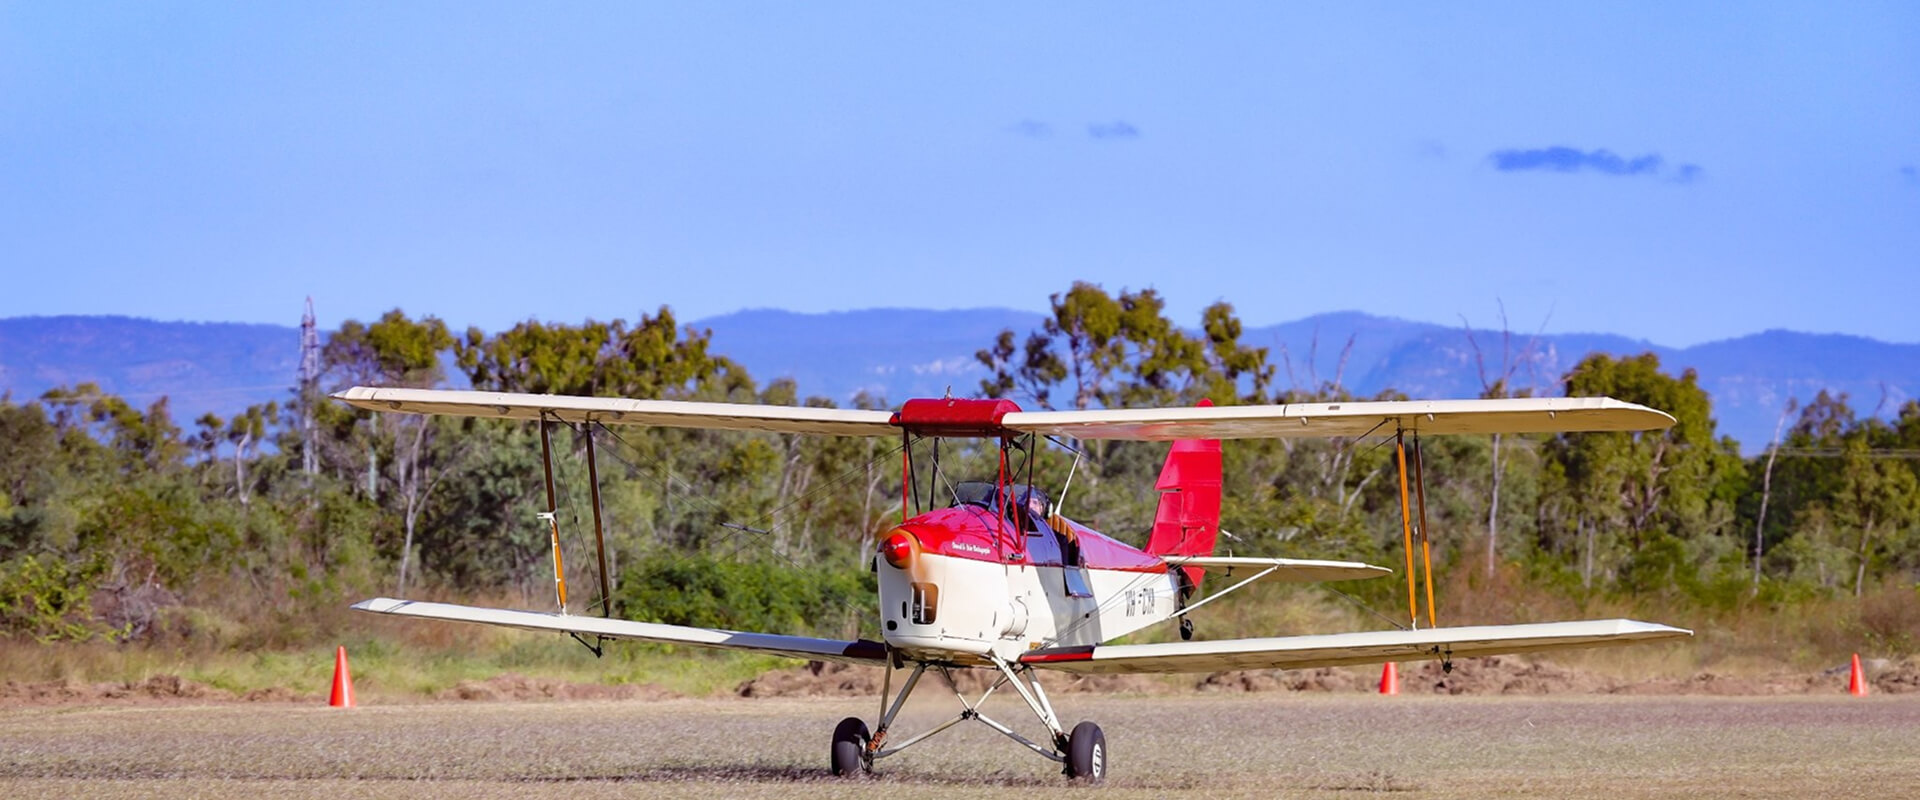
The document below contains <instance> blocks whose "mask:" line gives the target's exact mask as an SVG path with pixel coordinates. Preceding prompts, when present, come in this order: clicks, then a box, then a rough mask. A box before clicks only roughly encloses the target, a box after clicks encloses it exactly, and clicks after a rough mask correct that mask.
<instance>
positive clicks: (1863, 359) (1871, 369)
mask: <svg viewBox="0 0 1920 800" xmlns="http://www.w3.org/2000/svg"><path fill="white" fill-rule="evenodd" d="M1040 321H1041V315H1040V314H1038V313H1034V312H1029V311H1016V310H1011V309H1000V308H982V309H967V310H959V311H927V310H916V309H868V310H862V311H845V312H833V313H824V314H803V313H797V312H790V311H779V310H770V309H759V310H748V311H740V312H736V313H732V314H726V315H722V316H717V317H710V318H706V319H701V320H697V321H695V322H693V323H692V326H693V327H694V328H698V329H706V330H710V331H712V335H713V351H714V352H716V353H720V354H724V355H727V356H729V357H731V358H733V359H734V360H736V361H738V362H740V363H741V364H742V365H744V366H745V367H746V368H747V370H748V371H749V372H750V373H751V374H752V375H753V376H754V377H755V378H756V379H759V380H761V381H763V382H764V381H766V380H768V379H771V378H778V377H790V378H793V379H794V380H795V381H796V383H798V385H799V388H800V392H801V393H802V394H803V395H821V396H826V397H830V398H833V399H834V400H836V401H840V402H843V403H844V402H846V401H847V400H849V399H851V398H852V397H853V395H854V394H855V393H857V392H860V391H867V392H870V393H872V394H874V395H877V396H881V397H885V398H887V399H888V400H890V401H892V402H895V403H897V402H899V401H900V400H902V399H905V398H908V397H917V396H938V395H941V394H943V393H945V392H946V391H947V390H948V388H949V387H951V389H952V391H953V393H954V394H955V395H969V394H972V393H973V392H974V391H976V390H977V389H978V387H979V381H980V379H981V378H982V377H983V376H984V374H985V373H984V370H983V369H982V368H981V367H980V365H979V364H978V363H977V362H976V361H975V360H974V353H975V351H978V350H980V349H982V348H984V347H987V346H988V345H990V344H991V343H992V341H993V338H994V336H996V335H997V334H998V333H999V332H1000V331H1001V330H1003V329H1012V330H1014V331H1015V332H1016V333H1017V334H1019V335H1020V336H1021V338H1024V337H1025V334H1026V332H1027V331H1029V330H1032V329H1034V328H1035V327H1037V326H1038V325H1039V324H1040ZM299 338H300V336H299V329H298V328H295V327H291V326H278V325H257V324H240V323H221V322H156V321H152V320H143V319H133V318H128V317H101V316H56V317H15V318H10V319H0V390H4V391H6V392H8V393H10V394H11V395H12V397H13V398H14V399H15V401H16V402H17V401H22V400H26V399H29V398H32V397H37V396H39V395H40V394H41V393H42V392H44V391H46V390H47V389H50V388H53V387H56V386H71V385H74V384H78V383H81V382H86V381H92V382H95V383H98V384H100V386H101V388H102V389H104V390H106V391H109V392H113V393H117V394H121V395H123V396H125V397H127V398H128V400H130V401H131V402H134V403H136V404H139V405H146V404H148V403H151V402H153V401H155V400H157V399H159V398H161V397H166V398H168V402H169V404H170V408H171V410H172V413H173V415H174V418H175V419H176V420H179V421H181V422H182V423H183V424H184V423H186V422H189V421H191V420H192V419H194V418H195V417H197V416H199V415H200V414H201V413H204V412H207V411H212V412H214V413H216V414H220V415H222V416H226V415H230V414H232V413H234V412H235V411H239V410H242V409H244V408H246V406H248V405H250V404H253V403H259V402H265V401H267V400H275V399H284V398H285V397H287V395H288V392H289V389H290V387H291V386H292V385H293V383H294V380H295V377H296V374H297V372H298V368H299ZM1241 340H1242V342H1243V343H1245V344H1248V345H1252V346H1260V347H1267V348H1269V351H1270V352H1269V358H1270V360H1271V361H1272V362H1273V363H1274V364H1275V365H1276V366H1277V368H1278V375H1277V378H1276V381H1277V383H1278V384H1279V385H1280V386H1281V387H1283V388H1284V387H1288V386H1295V387H1301V388H1306V387H1310V386H1314V385H1317V384H1320V383H1325V382H1331V381H1335V380H1338V382H1339V383H1340V384H1341V385H1343V386H1345V387H1347V388H1348V389H1349V390H1351V391H1352V392H1353V393H1354V394H1356V395H1359V396H1370V395H1373V394H1376V393H1378V392H1380V391H1382V390H1384V389H1388V388H1392V389H1397V390H1399V391H1401V392H1403V393H1405V394H1407V395H1408V396H1410V397H1416V398H1432V397H1474V396H1477V395H1479V394H1480V393H1481V391H1482V387H1483V382H1482V378H1483V374H1484V375H1485V377H1486V378H1488V379H1492V378H1497V377H1499V375H1500V374H1501V373H1502V371H1503V365H1511V366H1512V377H1511V378H1510V380H1509V384H1510V385H1512V386H1514V387H1515V388H1523V389H1524V388H1532V389H1534V390H1535V391H1536V392H1539V393H1545V394H1553V393H1557V386H1558V381H1559V378H1560V376H1561V375H1562V374H1564V373H1565V372H1566V370H1567V369H1568V368H1569V367H1571V366H1572V365H1573V364H1575V363H1576V362H1578V361H1579V360H1580V358H1582V357H1584V356H1585V355H1587V354H1589V353H1593V352H1604V353H1610V354H1614V355H1634V354H1639V353H1644V352H1652V353H1654V354H1656V355H1658V356H1659V357H1660V362H1661V364H1662V366H1663V367H1664V368H1665V369H1666V370H1667V371H1668V372H1670V373H1673V374H1678V373H1679V372H1680V371H1681V370H1683V369H1686V368H1692V369H1694V370H1696V371H1697V372H1698V373H1699V376H1700V383H1701V385H1702V386H1703V387H1705V388H1706V390H1707V392H1708V393H1709V394H1710V395H1711V397H1712V400H1713V409H1714V415H1715V417H1716V418H1717V419H1718V421H1719V432H1720V433H1721V434H1724V435H1731V436H1733V437H1734V438H1735V439H1737V440H1738V441H1739V442H1740V443H1741V448H1742V450H1743V451H1745V452H1747V453H1753V452H1757V451H1759V450H1762V449H1764V448H1765V446H1766V443H1767V442H1768V441H1769V440H1770V439H1771V438H1772V436H1773V429H1774V423H1775V422H1776V421H1777V420H1778V419H1779V415H1780V410H1781V408H1782V407H1783V405H1784V404H1785V403H1786V401H1787V399H1788V398H1790V397H1791V398H1798V399H1799V400H1800V401H1801V402H1803V403H1804V402H1805V401H1807V400H1808V399H1811V398H1812V397H1813V396H1814V394H1816V393H1818V392H1819V391H1820V390H1822V389H1826V390H1828V391H1833V392H1844V393H1846V394H1848V395H1850V396H1851V397H1852V398H1853V400H1852V402H1853V405H1854V407H1855V410H1856V411H1857V412H1859V413H1860V414H1862V415H1866V414H1871V413H1875V412H1876V411H1877V412H1879V413H1881V414H1885V415H1890V414H1893V413H1895V412H1896V411H1897V409H1898V408H1899V406H1900V404H1901V403H1904V402H1905V401H1907V400H1908V399H1910V398H1913V397H1915V396H1920V344H1892V343H1886V342H1881V341H1877V340H1873V339H1866V338H1862V337H1858V336H1847V335H1839V334H1809V333H1796V332H1792V331H1782V330H1770V331H1766V332H1763V333H1757V334H1752V335H1749V336H1742V337H1739V338H1735V339H1727V340H1724V341H1717V342H1709V343H1706V344H1701V345H1696V346H1693V347H1685V348H1673V347H1664V346H1661V345H1658V344H1654V343H1651V342H1647V341H1645V340H1640V339H1633V338H1629V337H1625V336H1618V335H1611V334H1580V333H1561V334H1543V335H1534V334H1531V333H1527V332H1511V333H1508V334H1506V335H1504V336H1503V335H1502V332H1501V331H1499V330H1474V331H1471V334H1469V331H1468V330H1467V329H1465V328H1463V327H1448V326H1442V325H1435V324H1431V323H1425V322H1414V321H1409V320H1402V319H1394V318H1389V317H1378V316H1373V315H1370V314H1365V313H1361V312H1357V311H1343V312H1335V313H1328V314H1318V315H1315V316H1311V317H1307V318H1305V319H1301V320H1296V321H1293V322H1285V323H1281V324H1278V325H1270V326H1265V327H1250V328H1247V329H1246V330H1245V331H1244V333H1243V334H1242V336H1241ZM1483 365H1484V371H1483Z"/></svg>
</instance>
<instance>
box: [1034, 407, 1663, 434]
mask: <svg viewBox="0 0 1920 800" xmlns="http://www.w3.org/2000/svg"><path fill="white" fill-rule="evenodd" d="M1001 424H1002V425H1004V426H1006V427H1007V428H1011V429H1013V430H1017V431H1022V432H1027V433H1041V434H1049V435H1054V436H1069V437H1072V438H1075V439H1133V440H1148V441H1170V440H1174V439H1298V438H1315V437H1330V436H1366V435H1368V434H1372V433H1392V432H1394V431H1395V430H1396V429H1401V428H1404V429H1405V430H1407V431H1409V432H1418V433H1425V434H1438V433H1561V432H1571V431H1641V430H1654V429H1659V428H1666V427H1670V426H1672V425H1673V417H1672V416H1669V415H1668V414H1666V413H1665V412H1661V411H1656V410H1654V409H1651V408H1647V407H1646V406H1642V405H1636V404H1634V403H1624V402H1621V401H1619V400H1615V399H1613V398H1610V397H1522V398H1508V399H1495V400H1396V401H1387V402H1359V403H1291V404H1287V405H1274V406H1205V407H1192V408H1139V409H1135V408H1114V409H1104V410H1099V411H1016V412H1014V413H1011V414H1008V415H1006V416H1005V417H1003V418H1002V419H1001Z"/></svg>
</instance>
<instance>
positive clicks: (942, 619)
mask: <svg viewBox="0 0 1920 800" xmlns="http://www.w3.org/2000/svg"><path fill="white" fill-rule="evenodd" d="M878 569H879V577H880V580H879V583H880V612H881V614H880V616H881V633H882V635H883V636H884V637H885V638H886V641H887V644H889V645H891V646H892V647H894V648H896V649H898V650H900V651H902V653H903V655H905V656H906V657H907V658H910V659H917V660H932V661H952V662H955V663H979V662H981V661H983V660H984V659H983V658H982V657H983V656H985V655H987V654H989V653H991V654H993V655H995V656H997V657H999V658H1001V659H1005V660H1011V659H1015V658H1018V657H1019V656H1020V654H1021V653H1024V652H1026V651H1028V650H1030V649H1034V648H1038V647H1070V646H1081V645H1093V644H1099V643H1101V642H1105V641H1109V640H1112V639H1114V638H1117V637H1119V636H1123V635H1125V634H1128V633H1132V632H1133V631H1136V630H1139V629H1141V628H1144V627H1146V626H1148V625H1151V624H1153V623H1156V622H1160V621H1162V620H1165V619H1167V618H1169V617H1171V616H1173V614H1174V612H1175V610H1176V606H1175V603H1176V596H1175V595H1176V593H1177V591H1178V588H1179V587H1178V584H1177V582H1176V581H1177V578H1176V577H1175V573H1173V572H1171V571H1168V572H1142V571H1132V570H1115V569H1097V568H1080V567H1058V566H1032V565H1027V564H1003V563H999V562H995V561H984V560H974V559H968V558H958V557H954V556H948V555H938V554H932V553H922V554H919V556H918V558H917V560H916V563H914V564H913V565H912V566H911V568H910V569H899V568H896V567H893V566H891V565H889V564H887V563H886V562H884V561H881V562H879V564H878ZM1067 570H1076V571H1079V572H1081V573H1082V574H1083V576H1084V577H1083V580H1082V581H1080V582H1079V584H1080V585H1082V586H1084V587H1085V588H1086V589H1088V590H1090V591H1089V592H1088V593H1087V594H1086V595H1085V596H1076V595H1074V594H1073V593H1071V591H1070V589H1069V586H1068V575H1067ZM928 587H931V589H932V591H931V592H929V591H928Z"/></svg>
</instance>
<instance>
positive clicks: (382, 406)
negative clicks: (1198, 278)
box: [333, 386, 1673, 441]
mask: <svg viewBox="0 0 1920 800" xmlns="http://www.w3.org/2000/svg"><path fill="white" fill-rule="evenodd" d="M333 397H334V399H336V400H339V401H341V402H344V403H347V404H349V405H353V406H358V407H360V408H365V409H368V410H372V411H399V412H405V413H413V414H441V415H448V416H459V417H485V418H489V419H520V420H536V419H541V418H542V417H543V416H544V417H546V418H549V419H559V420H564V421H567V422H586V421H592V422H599V423H602V424H606V425H656V426H664V427H674V428H709V429H718V430H741V431H771V432H775V433H816V434H828V435H838V436H894V435H897V434H899V433H900V431H901V427H900V425H901V423H900V421H899V420H898V419H896V417H895V415H894V414H892V413H891V412H887V411H867V410H861V409H843V408H809V407H801V406H772V405H751V404H746V403H694V402H685V401H679V400H629V399H625V398H619V397H578V396H573V395H555V394H518V393H511V392H476V391H462V390H451V389H389V388H378V387H371V386H355V387H353V388H351V389H347V390H345V391H342V392H337V393H335V394H334V395H333ZM969 402H984V401H969ZM1007 407H1012V405H1011V404H1008V405H1007ZM995 413H996V416H994V417H992V418H990V419H986V418H983V419H979V420H967V421H963V422H957V423H956V422H953V421H950V420H948V421H943V422H942V425H943V426H945V427H944V428H943V430H946V431H951V433H943V434H942V435H965V436H988V437H992V436H1001V435H1007V434H1011V433H1041V434H1048V435H1056V436H1068V437H1072V438H1076V439H1134V440H1144V441H1170V440H1174V439H1286V438H1313V437H1330V436H1349V437H1351V436H1365V435H1368V434H1372V433H1391V432H1393V431H1395V430H1401V429H1404V430H1407V431H1412V432H1416V433H1425V434H1442V433H1482V434H1484V433H1560V432H1571V431H1639V430H1653V429H1658V428H1666V427H1669V426H1671V425H1673V417H1671V416H1669V415H1667V414H1666V413H1664V412H1661V411H1656V410H1654V409H1651V408H1647V407H1646V406H1642V405H1635V404H1633V403H1623V402H1621V401H1619V400H1614V399H1612V398H1608V397H1524V398H1510V399H1494V400H1398V401H1389V402H1356V403H1291V404H1287V405H1268V406H1206V407H1192V408H1114V409H1102V410H1097V411H1012V412H1007V413H1004V414H1001V413H999V412H995Z"/></svg>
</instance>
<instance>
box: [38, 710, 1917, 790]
mask: <svg viewBox="0 0 1920 800" xmlns="http://www.w3.org/2000/svg"><path fill="white" fill-rule="evenodd" d="M874 705H875V703H874V702H869V701H857V702H855V701H847V700H752V701H748V700H673V701H664V702H617V703H598V704H595V703H522V704H434V705H395V706H371V707H364V708H361V709H357V710H354V711H348V712H342V711H335V710H331V709H326V708H323V707H315V706H311V705H282V704H267V705H248V706H234V705H226V706H199V707H192V706H160V707H140V708H88V709H76V708H72V707H62V708H54V709H16V710H8V711H0V791H4V792H6V793H8V794H9V795H10V796H13V797H36V796H88V797H122V796H126V797H135V796H139V797H148V796H179V797H189V796H191V797H245V796H255V795H261V794H271V795H273V796H287V797H327V798H350V797H512V798H527V797H568V798H576V797H612V796H622V797H633V796H645V797H673V796H687V797H714V796H727V797H765V798H780V800H798V799H799V798H807V797H836V796H844V795H846V794H849V789H851V788H853V787H850V786H849V785H848V784H847V783H846V782H843V781H837V780H833V779H831V778H829V777H828V776H827V775H826V774H825V769H824V761H825V753H826V750H827V738H828V733H829V731H831V729H832V727H833V724H834V722H835V720H837V719H839V718H840V717H842V716H845V715H847V714H850V713H858V714H863V715H869V716H870V715H871V714H872V713H873V711H874V709H873V708H872V706H874ZM955 708H956V706H955V704H954V702H953V701H952V699H951V698H950V697H946V698H942V697H939V696H938V695H934V694H930V693H929V694H926V695H923V696H919V697H916V700H915V703H914V707H913V708H911V709H910V710H909V714H908V719H907V722H906V726H907V727H906V728H903V730H911V729H916V728H918V727H919V726H924V725H928V724H932V723H934V722H937V721H938V720H939V719H941V718H942V717H943V716H944V715H945V714H947V713H949V712H950V711H951V710H953V709H955ZM988 713H989V714H992V715H994V716H996V717H999V718H1001V719H1003V720H1006V721H1009V722H1013V723H1014V724H1015V727H1016V728H1019V729H1022V730H1024V731H1026V732H1028V733H1030V734H1031V733H1033V732H1034V730H1033V729H1034V727H1035V726H1034V725H1033V724H1032V723H1031V722H1030V721H1029V720H1028V719H1026V718H1023V715H1024V712H1021V711H1020V709H1018V708H1016V707H1013V706H1011V705H1008V704H1007V703H1004V702H1001V701H1000V700H998V699H996V701H995V702H994V703H993V704H990V707H989V710H988ZM1062 713H1063V714H1064V716H1065V717H1066V718H1067V719H1068V720H1069V722H1071V721H1075V720H1079V719H1083V718H1086V719H1094V720H1097V721H1099V722H1100V723H1101V725H1102V726H1103V727H1104V728H1105V729H1106V731H1107V735H1108V739H1109V742H1110V745H1111V748H1112V753H1113V756H1114V759H1115V760H1114V762H1113V763H1114V772H1113V779H1112V780H1110V781H1109V783H1108V785H1107V786H1105V787H1102V788H1100V789H1098V790H1093V789H1087V788H1083V787H1074V786H1070V785H1067V784H1065V783H1064V782H1063V780H1062V779H1061V778H1060V777H1059V776H1058V774H1057V771H1056V769H1055V768H1053V767H1052V765H1051V764H1050V763H1048V762H1044V761H1042V760H1040V759H1038V758H1036V757H1034V756H1032V755H1029V754H1025V753H1024V752H1022V751H1020V750H1018V749H1017V748H1016V747H1015V746H1013V745H1012V744H1011V743H1010V742H1007V741H1005V740H1003V739H1001V738H999V737H998V736H997V735H995V734H993V733H992V732H991V731H988V730H987V729H986V728H984V727H983V726H978V725H964V726H961V727H960V728H956V729H954V730H953V731H949V732H948V733H946V734H943V735H942V736H940V737H937V738H935V739H933V740H930V741H929V742H927V743H926V744H924V745H922V746H920V747H916V748H914V749H912V750H909V751H907V753H905V754H904V755H902V756H899V757H897V758H895V759H891V760H888V761H883V762H882V763H881V769H882V772H883V775H882V777H880V778H879V779H878V780H877V781H876V782H875V783H871V784H867V785H864V786H861V787H860V788H861V790H862V792H861V793H863V794H865V793H876V794H878V793H884V794H885V796H888V797H901V798H912V797H952V796H956V795H963V796H983V797H1022V798H1029V797H1031V796H1032V795H1033V793H1034V792H1035V791H1046V792H1048V793H1049V794H1054V793H1059V794H1065V795H1070V796H1095V794H1096V792H1097V794H1098V796H1101V797H1155V798H1159V797H1164V796H1167V795H1169V794H1205V795H1207V796H1226V797H1272V796H1288V797H1309V798H1313V797H1319V798H1344V797H1352V796H1354V795H1355V794H1356V793H1359V794H1369V793H1376V792H1385V793H1391V794H1395V795H1405V796H1408V797H1421V798H1444V797H1489V796H1495V797H1498V796H1509V797H1511V796H1528V797H1531V796H1557V797H1604V798H1608V799H1609V800H1620V799H1621V798H1634V797H1671V796H1677V795H1693V796H1701V797H1722V796H1743V797H1816V796H1836V795H1849V794H1866V793H1868V792H1871V793H1872V794H1873V795H1875V796H1898V795H1900V794H1902V793H1909V792H1913V791H1915V789H1914V787H1916V786H1920V748H1915V747H1913V743H1912V734H1913V731H1915V730H1920V701H1916V700H1913V699H1903V698H1878V697H1877V698H1869V699H1866V700H1856V699H1853V698H1845V697H1836V698H1781V699H1754V698H1618V697H1606V698H1599V697H1578V698H1552V699H1519V698H1434V697H1404V696H1403V697H1399V698H1381V697H1374V696H1351V695H1342V696H1306V695H1294V694H1274V695H1260V696H1254V697H1247V696H1234V697H1186V698H1126V699H1116V698H1095V697H1073V698H1071V699H1063V700H1062Z"/></svg>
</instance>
